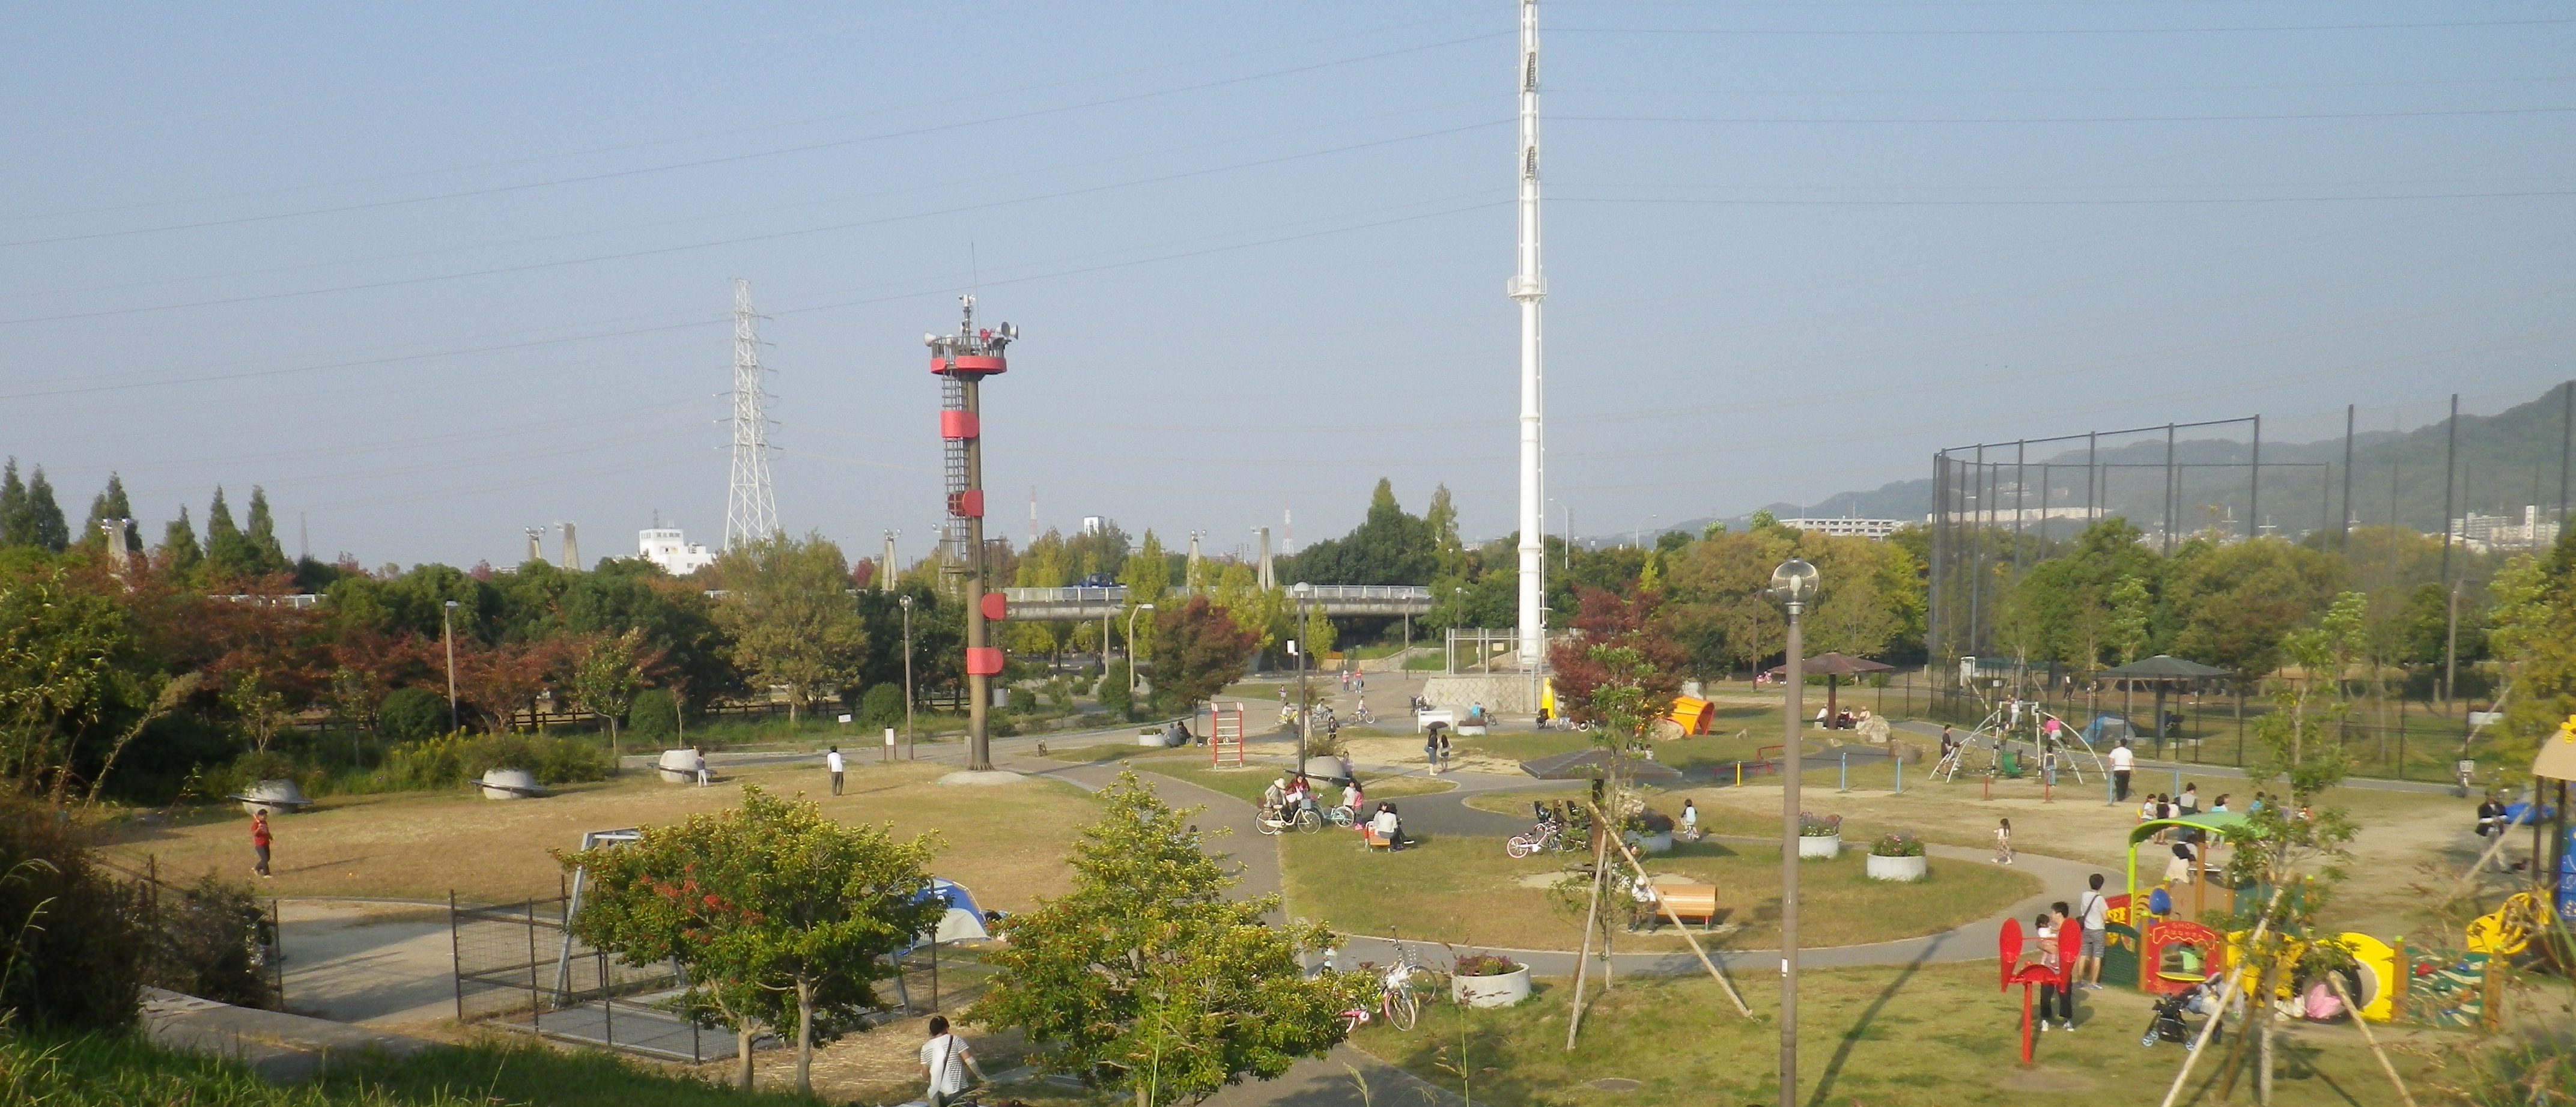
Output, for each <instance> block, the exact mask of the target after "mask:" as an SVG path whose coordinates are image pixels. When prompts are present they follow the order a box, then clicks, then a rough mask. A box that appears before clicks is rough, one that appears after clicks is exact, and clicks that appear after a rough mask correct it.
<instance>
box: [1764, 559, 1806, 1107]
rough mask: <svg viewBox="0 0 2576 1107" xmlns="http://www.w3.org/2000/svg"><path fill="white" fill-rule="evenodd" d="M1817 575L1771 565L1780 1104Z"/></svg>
mask: <svg viewBox="0 0 2576 1107" xmlns="http://www.w3.org/2000/svg"><path fill="white" fill-rule="evenodd" d="M1816 577H1817V574H1816V567H1815V566H1813V565H1810V564H1807V563H1806V562H1805V561H1802V560H1799V559H1797V558H1791V559H1789V560H1787V561H1784V562H1781V563H1780V567H1779V568H1777V569H1773V570H1772V571H1771V598H1773V599H1775V600H1778V601H1779V602H1780V605H1781V607H1783V608H1784V609H1786V610H1787V611H1788V615H1789V640H1788V647H1789V650H1788V652H1789V657H1788V662H1789V663H1788V666H1787V668H1788V676H1789V685H1788V688H1787V689H1786V693H1787V694H1786V695H1785V696H1783V697H1782V708H1781V719H1780V722H1781V738H1780V742H1781V746H1780V1107H1798V838H1799V834H1798V831H1799V826H1798V774H1799V772H1800V771H1801V770H1803V769H1805V768H1806V759H1805V757H1804V755H1803V750H1802V749H1801V748H1800V745H1799V741H1800V738H1801V733H1800V728H1801V727H1803V726H1804V725H1805V723H1806V720H1804V719H1803V718H1800V716H1802V715H1804V714H1805V713H1806V703H1805V697H1804V695H1803V693H1804V690H1805V686H1806V680H1807V675H1806V674H1807V670H1806V659H1805V656H1804V654H1805V650H1806V642H1805V640H1804V635H1803V634H1802V633H1801V632H1800V628H1799V625H1798V616H1799V614H1800V613H1801V612H1803V611H1804V610H1805V609H1806V606H1807V601H1808V600H1810V599H1813V598H1814V597H1815V594H1816V585H1817V579H1816Z"/></svg>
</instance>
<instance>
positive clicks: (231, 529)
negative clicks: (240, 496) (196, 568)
mask: <svg viewBox="0 0 2576 1107" xmlns="http://www.w3.org/2000/svg"><path fill="white" fill-rule="evenodd" d="M205 564H206V571H207V572H209V573H212V574H213V575H214V577H215V579H216V580H219V581H231V580H236V579H239V578H241V577H246V576H251V575H253V574H256V573H258V572H259V550H258V548H257V547H255V546H252V545H251V543H250V537H249V536H248V535H245V534H243V533H242V531H241V527H239V526H237V525H235V524H234V523H233V509H232V508H231V507H229V506H226V505H225V503H224V490H223V488H222V487H221V486H217V487H216V489H215V502H214V503H213V504H211V505H209V506H208V507H207V508H206V563H205Z"/></svg>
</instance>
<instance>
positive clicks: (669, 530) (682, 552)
mask: <svg viewBox="0 0 2576 1107" xmlns="http://www.w3.org/2000/svg"><path fill="white" fill-rule="evenodd" d="M635 556H637V557H639V558H642V559H644V560H646V561H650V562H652V563H653V564H655V565H659V566H661V567H662V571H663V572H666V573H669V574H671V575H672V576H675V577H685V576H687V575H689V574H691V573H694V572H697V571H698V570H700V569H704V568H706V567H707V566H709V565H713V564H715V562H716V555H714V554H712V553H709V552H708V551H707V548H706V547H705V546H701V545H699V544H697V543H695V542H691V541H689V540H688V538H687V537H686V536H685V535H682V534H681V533H680V528H678V527H654V528H652V529H649V530H639V531H636V532H635Z"/></svg>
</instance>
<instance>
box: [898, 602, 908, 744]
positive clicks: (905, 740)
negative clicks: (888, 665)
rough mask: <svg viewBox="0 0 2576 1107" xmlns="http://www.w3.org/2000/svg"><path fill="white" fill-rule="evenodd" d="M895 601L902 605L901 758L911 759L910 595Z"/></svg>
mask: <svg viewBox="0 0 2576 1107" xmlns="http://www.w3.org/2000/svg"><path fill="white" fill-rule="evenodd" d="M896 602H898V603H900V604H902V605H903V759H904V760H906V761H910V760H912V597H911V596H904V597H901V598H900V599H898V600H897V601H896Z"/></svg>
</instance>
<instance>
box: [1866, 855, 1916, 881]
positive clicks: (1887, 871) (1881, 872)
mask: <svg viewBox="0 0 2576 1107" xmlns="http://www.w3.org/2000/svg"><path fill="white" fill-rule="evenodd" d="M1931 873H1932V859H1931V858H1929V857H1881V856H1879V855H1877V854H1875V853H1873V854H1870V855H1869V878H1870V879H1871V880H1906V881H1912V880H1921V879H1923V878H1924V877H1926V876H1929V875H1931Z"/></svg>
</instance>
